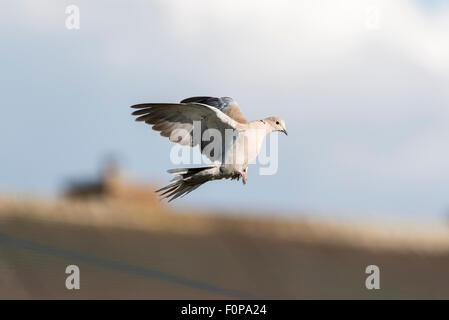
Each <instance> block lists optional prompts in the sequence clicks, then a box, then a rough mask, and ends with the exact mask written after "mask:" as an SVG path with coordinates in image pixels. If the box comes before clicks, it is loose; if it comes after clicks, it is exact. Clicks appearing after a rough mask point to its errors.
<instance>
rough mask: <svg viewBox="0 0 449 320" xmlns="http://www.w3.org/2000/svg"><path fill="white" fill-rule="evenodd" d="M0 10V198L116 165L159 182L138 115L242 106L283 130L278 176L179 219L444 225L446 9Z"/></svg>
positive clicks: (448, 84) (34, 5) (156, 146)
mask: <svg viewBox="0 0 449 320" xmlns="http://www.w3.org/2000/svg"><path fill="white" fill-rule="evenodd" d="M69 4H75V5H78V6H79V8H80V14H81V16H80V17H81V28H80V30H78V31H73V30H71V31H69V30H67V29H66V28H65V24H64V22H65V18H66V14H65V13H64V11H65V7H66V6H67V5H69ZM0 12H1V13H0V14H1V15H2V19H1V22H0V37H1V41H2V50H1V51H0V58H1V60H0V61H1V62H0V64H1V67H2V68H1V69H2V76H1V77H0V88H1V89H0V90H1V97H2V101H1V112H2V116H1V117H0V147H1V157H0V163H1V169H0V190H3V191H7V192H26V193H44V194H45V193H48V194H55V193H57V192H58V190H60V188H61V186H63V182H64V181H65V180H66V179H67V178H69V177H78V176H87V177H89V176H91V175H94V174H96V172H97V169H98V166H99V163H100V161H101V160H102V159H103V158H104V157H105V156H106V155H108V154H115V155H117V156H118V157H119V159H120V161H121V163H122V164H123V166H124V167H125V169H126V170H127V171H128V172H129V174H130V175H132V176H134V177H138V178H139V179H141V180H144V181H145V180H147V181H154V182H155V183H158V184H165V183H167V182H168V180H169V178H170V177H169V175H168V174H166V173H165V170H166V169H169V168H171V167H173V165H172V164H171V163H170V159H169V152H170V148H171V145H170V144H169V143H168V142H167V141H166V140H164V139H162V138H161V137H160V136H158V134H156V133H155V132H153V131H151V130H150V129H149V128H148V127H146V126H144V125H142V124H141V123H135V122H134V121H133V120H132V118H131V116H130V115H129V113H130V112H129V111H130V110H129V108H128V106H129V105H132V104H135V103H140V102H155V101H158V102H164V101H167V102H170V101H179V100H181V99H183V98H185V97H189V96H194V95H214V96H232V97H234V98H235V99H236V100H237V101H238V102H239V104H240V105H241V107H242V110H243V112H244V114H245V115H246V116H247V118H249V119H260V118H264V117H266V116H271V115H277V116H280V117H283V118H285V119H286V122H287V128H288V131H289V136H288V137H285V136H279V170H278V173H277V174H276V175H273V176H259V175H258V174H257V172H258V170H257V168H250V170H249V183H248V184H247V185H246V186H243V185H242V184H241V183H236V182H235V181H232V182H231V181H226V182H214V183H209V184H207V185H206V186H203V187H201V188H200V189H198V190H197V191H196V192H194V193H192V194H191V195H189V196H188V197H185V198H183V199H182V200H180V201H178V202H177V203H176V204H175V205H176V206H180V207H184V206H189V207H199V206H200V207H205V208H212V207H214V208H220V209H229V208H241V207H243V208H247V209H254V210H259V209H264V210H267V211H269V210H271V211H273V212H280V213H286V212H300V211H309V212H317V213H316V214H317V215H319V216H325V217H331V218H335V219H340V218H362V219H363V218H370V219H382V220H389V219H392V220H395V219H400V220H419V221H432V222H435V221H442V220H444V219H446V218H447V213H448V211H449V200H448V199H449V197H448V188H447V186H448V184H449V165H448V163H449V148H448V147H449V41H448V40H447V35H448V33H449V8H448V7H447V6H444V5H435V4H432V5H429V4H428V3H427V2H426V3H424V2H423V1H355V0H354V1H352V0H348V1H342V2H340V1H276V2H275V1H257V2H251V1H247V2H246V1H245V2H243V3H242V2H241V1H206V0H194V1H189V2H188V4H187V2H186V1H132V2H124V1H95V2H92V1H57V2H56V1H43V0H38V1H9V0H7V1H2V3H1V4H0ZM290 214H294V213H290Z"/></svg>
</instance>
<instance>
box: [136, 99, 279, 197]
mask: <svg viewBox="0 0 449 320" xmlns="http://www.w3.org/2000/svg"><path fill="white" fill-rule="evenodd" d="M131 108H135V109H138V110H136V111H134V112H133V113H132V115H134V116H138V117H137V118H136V121H145V123H147V124H149V125H151V126H152V127H153V130H156V131H160V135H161V136H163V137H168V138H169V140H170V141H172V142H176V143H179V144H181V145H188V146H191V147H194V146H196V145H199V147H200V150H201V153H202V154H204V155H205V156H206V157H208V158H209V159H210V160H211V161H212V164H211V165H208V166H205V167H195V168H179V169H172V170H168V172H169V173H171V174H173V175H174V176H175V177H174V179H173V180H172V181H173V182H172V183H171V184H169V185H167V186H165V187H163V188H161V189H159V190H157V191H156V192H159V193H161V196H162V197H163V198H168V199H169V202H170V201H172V200H174V199H176V198H178V197H180V196H184V195H186V194H188V193H190V192H191V191H193V190H195V189H196V188H198V187H199V186H201V185H202V184H204V183H206V182H207V181H211V180H218V179H237V180H239V179H240V178H242V181H243V184H246V181H247V175H246V174H247V168H248V164H250V163H251V162H252V161H253V160H255V159H256V157H257V155H258V153H259V150H260V148H261V146H262V142H263V140H264V138H265V136H266V135H267V134H269V133H270V132H273V131H281V132H283V133H285V134H286V135H287V131H286V129H285V122H284V120H282V119H281V118H277V117H268V118H265V119H263V120H255V121H250V122H248V120H246V119H245V117H244V116H243V114H242V112H241V111H240V107H239V106H238V104H237V103H236V102H235V100H233V99H232V98H229V97H222V98H215V97H192V98H187V99H184V100H182V101H181V102H180V103H143V104H136V105H133V106H131ZM209 129H214V130H215V131H213V132H214V133H215V134H217V133H218V134H219V137H218V138H217V136H216V135H213V140H212V139H204V137H205V136H207V130H209ZM195 132H196V133H198V134H199V136H196V133H195ZM216 139H217V140H216ZM205 140H206V141H205ZM214 142H215V144H214ZM209 144H214V147H213V148H209Z"/></svg>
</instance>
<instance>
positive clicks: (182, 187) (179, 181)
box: [156, 166, 214, 202]
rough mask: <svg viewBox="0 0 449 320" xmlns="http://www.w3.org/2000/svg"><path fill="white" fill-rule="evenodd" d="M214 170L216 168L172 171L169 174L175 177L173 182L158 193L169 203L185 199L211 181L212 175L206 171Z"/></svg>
mask: <svg viewBox="0 0 449 320" xmlns="http://www.w3.org/2000/svg"><path fill="white" fill-rule="evenodd" d="M212 168H214V167H213V166H208V167H198V168H178V169H170V170H168V171H167V172H168V173H171V174H173V175H174V178H173V179H172V181H173V182H172V183H171V184H169V185H167V186H165V187H163V188H160V189H159V190H156V192H158V193H160V196H161V197H162V199H168V202H170V201H173V200H175V199H176V198H179V197H183V196H185V195H186V194H189V193H190V192H192V191H193V190H195V189H197V188H198V187H199V186H201V185H202V184H204V183H206V182H207V181H209V180H210V178H211V175H210V174H209V175H208V174H205V170H207V169H212Z"/></svg>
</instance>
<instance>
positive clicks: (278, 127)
mask: <svg viewBox="0 0 449 320" xmlns="http://www.w3.org/2000/svg"><path fill="white" fill-rule="evenodd" d="M264 122H265V123H266V124H267V125H268V127H269V129H270V131H281V132H283V133H285V135H287V136H288V134H287V130H286V128H285V121H284V120H283V119H281V118H278V117H268V118H265V119H264Z"/></svg>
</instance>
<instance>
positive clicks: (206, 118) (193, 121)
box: [131, 102, 239, 160]
mask: <svg viewBox="0 0 449 320" xmlns="http://www.w3.org/2000/svg"><path fill="white" fill-rule="evenodd" d="M131 108H134V109H137V110H136V111H134V112H133V113H132V115H134V116H138V117H137V118H136V121H145V123H147V124H149V125H151V126H152V129H153V130H155V131H159V132H160V135H161V136H163V137H167V138H169V140H170V141H171V142H176V143H179V144H181V145H188V146H192V147H193V146H196V145H197V144H200V148H201V151H202V150H203V149H204V147H205V145H207V143H208V142H207V143H204V142H202V141H195V140H196V139H193V130H194V127H195V126H196V125H197V123H201V137H202V136H203V133H204V131H205V130H207V129H208V128H214V129H217V130H219V131H220V133H221V134H222V137H223V138H224V137H225V130H226V129H233V130H236V129H238V126H239V123H238V122H237V121H236V120H234V119H232V118H231V117H229V116H228V115H226V114H225V113H223V112H222V111H221V110H220V109H218V108H216V107H213V106H210V105H207V104H201V103H197V102H188V103H144V104H137V105H133V106H131ZM200 140H201V139H200ZM206 156H208V157H209V158H210V159H211V160H216V159H217V155H214V159H212V157H211V156H210V155H207V154H206Z"/></svg>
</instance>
